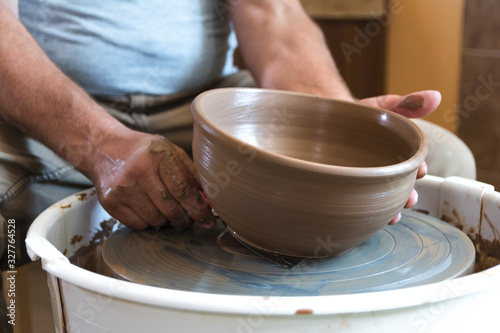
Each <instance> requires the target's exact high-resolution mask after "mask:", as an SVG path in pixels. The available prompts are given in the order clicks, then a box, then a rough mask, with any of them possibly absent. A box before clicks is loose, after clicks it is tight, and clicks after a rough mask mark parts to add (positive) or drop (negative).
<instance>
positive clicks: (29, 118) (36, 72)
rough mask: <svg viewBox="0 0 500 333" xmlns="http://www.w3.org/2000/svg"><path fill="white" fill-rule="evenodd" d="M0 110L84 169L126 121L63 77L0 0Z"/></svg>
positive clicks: (13, 121)
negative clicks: (100, 105) (116, 116)
mask: <svg viewBox="0 0 500 333" xmlns="http://www.w3.org/2000/svg"><path fill="white" fill-rule="evenodd" d="M0 31H2V38H1V39H0V116H1V117H2V118H3V119H5V120H6V121H8V122H9V123H11V124H12V125H14V126H16V127H18V128H19V129H21V130H22V131H24V132H25V133H28V134H29V135H30V136H32V137H34V138H36V139H38V140H40V141H41V142H43V143H44V144H46V145H47V146H48V147H50V148H51V149H53V150H54V151H55V152H56V153H58V154H59V155H60V156H61V157H63V158H65V159H66V160H68V161H69V162H70V163H71V164H73V165H74V166H75V167H76V168H77V169H79V170H80V171H83V172H84V173H86V174H87V175H88V173H89V170H90V168H91V166H90V165H88V162H89V157H90V155H91V154H95V153H97V152H98V150H99V148H100V147H102V143H103V141H104V140H106V139H107V136H109V134H110V133H119V132H120V131H124V130H125V127H124V126H122V125H121V124H120V123H118V122H117V121H116V120H114V119H113V118H112V117H111V116H109V115H108V114H107V112H106V111H105V110H103V109H102V108H100V107H99V106H98V105H97V104H96V103H95V102H94V101H93V100H92V98H90V97H89V96H88V95H87V94H86V93H85V92H84V91H83V90H82V89H81V88H80V87H78V86H77V85H76V84H74V83H73V82H72V81H71V80H70V79H69V78H67V77H66V76H65V75H64V74H63V73H62V72H61V71H60V70H59V69H58V68H57V67H56V66H55V65H54V64H53V63H52V62H51V61H50V60H49V59H48V57H47V56H46V55H45V54H44V52H43V51H42V50H41V49H40V48H39V47H38V45H37V44H36V42H35V41H34V39H33V38H32V37H31V36H30V35H29V33H28V32H27V31H26V30H25V29H24V27H23V26H22V24H21V23H20V22H19V21H18V20H17V19H16V18H15V17H14V16H13V15H12V13H11V12H10V11H9V10H8V9H7V8H6V7H5V6H3V5H2V4H1V3H0Z"/></svg>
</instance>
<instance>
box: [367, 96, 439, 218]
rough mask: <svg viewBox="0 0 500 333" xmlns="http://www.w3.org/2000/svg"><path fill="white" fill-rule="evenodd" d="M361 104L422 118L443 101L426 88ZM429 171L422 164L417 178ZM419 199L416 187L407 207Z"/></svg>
mask: <svg viewBox="0 0 500 333" xmlns="http://www.w3.org/2000/svg"><path fill="white" fill-rule="evenodd" d="M358 102H359V103H361V104H365V105H370V106H374V107H378V108H382V109H386V110H389V111H394V112H397V113H399V114H401V115H403V116H406V117H408V118H420V117H424V116H426V115H428V114H430V113H431V112H433V111H434V110H435V109H436V108H437V107H438V105H439V103H441V94H440V93H439V92H438V91H435V90H424V91H419V92H415V93H412V94H409V95H406V96H400V95H383V96H377V97H370V98H365V99H361V100H359V101H358ZM426 173H427V164H426V163H425V162H424V163H422V165H420V167H419V169H418V173H417V179H418V178H422V177H423V176H425V174H426ZM417 201H418V193H417V191H415V189H414V190H413V191H412V193H411V195H410V198H409V199H408V201H407V202H406V205H405V208H411V207H412V206H414V205H415V204H416V203H417ZM400 219H401V213H400V214H398V215H397V216H396V217H395V218H394V219H392V221H391V222H390V223H389V224H396V223H397V222H398V221H399V220H400Z"/></svg>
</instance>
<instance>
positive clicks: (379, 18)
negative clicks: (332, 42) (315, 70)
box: [339, 0, 411, 63]
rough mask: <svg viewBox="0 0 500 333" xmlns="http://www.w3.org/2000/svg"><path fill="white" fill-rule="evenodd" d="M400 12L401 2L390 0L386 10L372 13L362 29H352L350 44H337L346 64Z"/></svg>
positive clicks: (401, 9)
mask: <svg viewBox="0 0 500 333" xmlns="http://www.w3.org/2000/svg"><path fill="white" fill-rule="evenodd" d="M410 1H411V0H410ZM402 11H403V6H402V4H401V1H400V0H392V1H389V2H388V7H387V9H384V10H382V11H381V12H378V13H377V12H373V13H372V20H370V21H368V22H367V23H366V24H365V26H364V29H361V28H359V27H357V26H356V27H354V28H353V30H354V38H353V41H352V43H348V42H341V43H340V44H339V47H340V50H341V51H342V54H343V55H344V58H345V59H346V60H347V63H351V61H352V56H353V55H355V54H360V53H361V51H362V50H363V49H365V48H366V47H368V46H369V45H370V43H371V42H372V41H373V39H374V38H376V37H378V36H379V35H380V33H381V32H382V31H383V29H385V28H387V26H388V25H389V24H390V22H391V20H392V16H393V15H398V14H400V13H401V12H402Z"/></svg>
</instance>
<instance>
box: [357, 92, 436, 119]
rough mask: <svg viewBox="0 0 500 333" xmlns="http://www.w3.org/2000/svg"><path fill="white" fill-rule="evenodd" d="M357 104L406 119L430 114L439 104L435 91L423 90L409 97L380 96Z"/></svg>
mask: <svg viewBox="0 0 500 333" xmlns="http://www.w3.org/2000/svg"><path fill="white" fill-rule="evenodd" d="M359 103H361V104H364V105H369V106H374V107H377V108H381V109H386V110H389V111H394V112H397V113H399V114H401V115H403V116H405V117H408V118H420V117H424V116H427V115H428V114H430V113H432V112H433V111H434V110H436V108H437V107H438V106H439V103H441V94H440V93H439V91H436V90H423V91H418V92H414V93H411V94H409V95H405V96H401V95H382V96H376V97H369V98H365V99H362V100H359Z"/></svg>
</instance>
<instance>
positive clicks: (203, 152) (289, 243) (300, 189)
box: [193, 124, 417, 257]
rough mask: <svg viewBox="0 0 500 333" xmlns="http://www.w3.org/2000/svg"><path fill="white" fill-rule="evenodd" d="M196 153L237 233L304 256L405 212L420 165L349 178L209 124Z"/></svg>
mask: <svg viewBox="0 0 500 333" xmlns="http://www.w3.org/2000/svg"><path fill="white" fill-rule="evenodd" d="M193 155H194V161H195V165H196V168H197V170H198V172H199V175H200V179H201V183H202V187H203V189H204V191H205V193H206V195H207V197H208V199H209V200H210V203H211V204H212V207H213V208H214V209H215V211H216V212H217V213H218V214H219V216H220V217H221V218H222V220H223V221H224V222H225V223H226V224H227V226H228V227H229V229H230V230H231V231H232V232H233V233H234V234H235V236H236V237H238V238H239V239H241V240H242V241H244V242H246V243H248V244H250V245H253V246H255V247H258V248H261V249H264V250H267V251H271V252H276V253H280V254H283V255H290V256H299V257H326V256H333V255H337V254H340V253H343V252H346V251H347V250H349V249H351V248H353V247H355V246H356V245H359V244H360V243H362V242H364V241H365V240H367V239H368V238H369V237H371V236H372V235H373V234H375V233H376V232H377V231H378V230H380V229H381V228H383V227H384V226H385V225H386V224H388V223H389V222H390V221H391V219H392V218H394V217H395V216H396V215H397V213H398V212H400V211H401V210H402V209H403V206H404V205H405V203H406V201H407V199H408V198H409V196H410V193H411V191H412V189H413V186H414V183H415V179H416V172H417V169H415V170H411V171H408V172H406V173H404V174H401V175H397V176H394V177H371V178H370V177H355V176H353V177H346V176H338V175H333V174H326V173H320V172H314V171H307V170H301V169H297V168H295V167H293V166H289V165H283V164H279V163H275V162H273V161H268V160H265V159H260V158H259V156H258V151H256V150H255V149H253V148H252V146H249V145H247V144H243V143H242V144H241V145H240V146H235V145H234V144H233V143H230V142H227V141H225V140H224V138H223V137H221V136H220V135H218V134H217V133H216V132H215V131H213V130H212V129H210V127H208V126H204V125H202V124H195V127H194V140H193Z"/></svg>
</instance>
